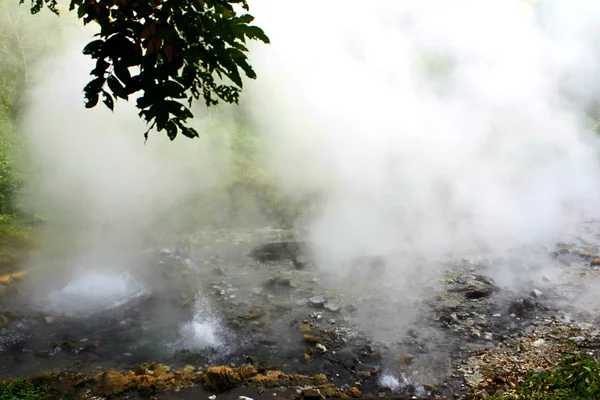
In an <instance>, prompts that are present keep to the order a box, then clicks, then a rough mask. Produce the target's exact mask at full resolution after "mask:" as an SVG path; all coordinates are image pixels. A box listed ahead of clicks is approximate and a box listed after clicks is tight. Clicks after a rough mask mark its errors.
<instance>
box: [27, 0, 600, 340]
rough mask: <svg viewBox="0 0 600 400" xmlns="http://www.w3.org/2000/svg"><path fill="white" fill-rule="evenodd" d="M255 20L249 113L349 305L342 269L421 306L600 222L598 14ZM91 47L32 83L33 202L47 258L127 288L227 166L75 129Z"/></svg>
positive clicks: (131, 118) (598, 8) (102, 113)
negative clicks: (377, 269) (195, 197)
mask: <svg viewBox="0 0 600 400" xmlns="http://www.w3.org/2000/svg"><path fill="white" fill-rule="evenodd" d="M250 5H251V7H252V14H253V15H255V16H256V17H257V19H256V23H257V25H259V26H261V27H262V28H264V29H265V31H266V33H267V34H268V35H269V36H270V37H271V39H272V42H273V43H272V44H271V45H269V46H262V45H261V46H258V45H257V46H255V47H254V48H253V52H252V54H251V62H252V64H253V65H254V66H255V68H256V70H257V73H258V76H259V78H258V80H257V81H252V82H247V84H246V87H245V92H244V96H243V102H244V103H243V107H244V109H245V110H246V111H248V112H249V113H250V115H251V116H252V119H253V123H254V125H255V129H256V131H257V132H259V133H260V134H261V136H262V138H263V139H264V140H265V141H266V149H265V154H264V155H265V157H266V159H267V160H268V161H269V163H270V164H269V165H270V172H271V173H272V174H274V175H275V176H276V178H277V183H278V187H279V189H280V190H281V191H282V192H283V193H285V194H287V195H288V196H289V197H291V198H292V199H299V200H301V199H304V198H306V197H310V196H312V195H315V194H316V195H318V196H319V198H320V199H321V202H320V208H319V210H318V212H317V214H316V215H315V216H314V218H312V219H311V220H310V221H309V223H308V225H307V227H306V228H307V229H306V232H307V239H308V240H309V242H311V243H312V250H313V251H314V255H315V257H316V264H317V266H318V267H319V268H320V269H321V270H322V271H324V272H327V273H329V274H330V275H333V276H335V277H337V278H350V281H351V283H352V285H353V288H357V287H358V284H357V282H358V281H359V279H357V278H356V276H355V274H356V273H357V270H356V269H353V268H349V266H348V265H349V263H350V262H351V261H352V260H353V259H355V258H357V257H362V256H372V255H376V256H383V257H386V259H387V261H388V263H387V265H388V270H387V272H388V275H389V276H388V277H387V279H386V282H388V283H395V284H396V289H398V290H402V289H413V288H414V289H416V288H418V286H416V287H413V286H411V285H413V284H414V282H415V279H416V280H419V279H420V280H426V279H427V277H428V275H429V274H428V273H439V271H438V269H437V268H434V267H432V266H435V265H437V264H436V263H435V261H437V260H439V259H440V258H441V257H444V256H447V255H455V256H456V255H458V256H460V255H463V254H467V253H470V252H473V251H480V250H482V249H486V250H490V251H503V250H505V249H507V248H510V247H511V246H514V245H516V244H519V243H521V242H534V243H536V242H541V241H544V240H546V239H549V238H550V237H551V236H552V235H554V234H555V233H556V232H557V231H560V230H561V229H563V228H565V227H567V226H569V225H571V224H574V223H577V222H578V221H580V220H581V219H584V218H589V217H596V216H597V214H598V211H599V209H598V204H600V202H599V201H600V162H599V157H598V155H599V154H600V153H599V148H600V147H599V146H598V139H597V137H595V136H594V135H593V134H592V132H591V130H590V128H589V126H588V123H587V120H586V118H585V116H584V111H589V109H593V108H594V107H596V105H597V104H598V99H600V96H598V95H597V93H600V85H597V82H596V81H595V79H596V78H595V77H596V76H600V75H598V72H600V69H599V66H600V62H599V60H600V57H598V56H597V54H600V51H598V49H599V48H600V46H598V45H597V44H598V43H600V41H599V39H600V30H599V29H597V26H598V22H599V21H600V5H598V4H597V3H596V2H593V1H585V0H571V1H568V2H566V1H551V0H540V1H537V2H532V1H525V0H486V1H482V0H455V1H447V0H424V1H416V0H410V1H409V0H405V1H397V0H396V1H392V0H374V1H370V2H358V1H355V0H343V1H342V0H326V1H315V0H307V1H303V2H299V1H290V0H276V1H275V0H251V2H250ZM84 36H85V37H83V38H82V36H81V30H78V29H75V28H73V30H72V31H68V32H66V34H65V38H66V39H65V40H64V42H65V43H66V45H65V50H64V51H62V52H59V53H57V54H56V55H55V57H53V58H52V59H51V60H48V61H47V62H46V63H45V64H44V65H43V66H42V68H41V69H40V73H39V74H38V76H37V81H36V83H35V85H34V86H33V88H32V90H31V93H30V107H29V108H28V111H27V113H26V115H25V124H24V131H25V132H26V133H27V134H28V135H29V137H30V138H31V142H32V145H33V149H32V151H33V155H34V158H35V160H36V161H37V163H38V166H39V168H38V169H39V170H41V171H43V174H42V176H41V179H40V182H39V185H38V187H37V189H38V190H37V192H38V197H39V198H41V199H43V201H44V202H45V203H46V204H47V205H49V206H50V207H52V208H53V212H52V215H54V216H55V217H56V219H57V220H61V218H60V213H57V209H61V210H62V215H65V216H69V217H70V218H66V219H62V221H68V224H66V225H68V226H64V227H63V228H64V229H63V230H60V231H58V232H57V230H56V229H55V228H56V225H54V229H53V230H51V234H50V235H49V239H48V240H49V242H50V243H53V242H61V241H62V242H66V244H67V246H66V247H68V248H69V249H70V251H71V252H72V253H73V254H72V257H71V260H72V263H73V264H75V265H78V264H81V267H82V269H85V270H90V269H91V270H96V269H115V270H117V271H119V272H122V270H123V268H125V267H123V266H124V265H130V264H131V263H132V262H133V261H132V258H134V257H132V256H131V254H132V253H135V252H134V251H132V249H135V248H139V249H143V248H144V245H145V243H146V241H147V240H149V239H151V238H152V237H153V235H154V234H156V233H159V234H160V233H162V232H161V229H162V228H161V223H164V222H165V221H167V222H168V221H172V220H173V221H175V222H173V225H177V221H182V220H186V217H187V214H186V212H187V211H181V210H180V209H179V208H178V207H177V205H179V204H180V203H181V201H183V199H185V198H186V196H187V195H189V194H191V193H196V192H197V191H198V190H199V189H202V190H203V193H204V194H205V195H206V196H205V197H206V198H208V197H209V194H210V193H212V190H213V189H214V188H215V187H217V188H218V187H219V182H220V181H221V180H222V179H224V177H227V176H228V172H227V171H228V169H227V166H228V163H229V161H230V159H229V157H230V154H229V150H228V146H227V143H221V144H220V145H217V146H215V145H214V143H211V142H212V141H214V140H215V138H219V137H220V133H221V132H220V131H219V129H214V127H208V125H207V126H205V128H206V129H202V127H199V131H200V132H201V139H200V140H194V141H190V140H187V139H185V138H178V140H176V141H175V142H174V143H168V142H167V140H166V138H164V137H161V135H160V134H154V135H152V136H151V138H150V141H149V144H148V145H146V146H144V145H143V139H142V136H141V134H142V132H143V131H144V128H145V127H144V124H143V123H141V122H140V121H139V120H138V118H137V115H136V114H137V113H136V110H135V109H134V107H133V104H123V103H120V104H117V106H116V109H117V110H116V112H115V113H114V114H111V113H110V112H109V111H107V110H103V109H102V107H103V106H102V105H100V106H99V107H98V108H97V109H95V110H91V111H87V110H84V109H83V104H82V95H81V88H82V87H83V85H84V84H85V83H86V82H87V80H89V77H88V72H89V70H91V69H92V65H91V63H90V62H89V60H87V59H86V58H85V57H84V56H81V55H80V54H79V53H80V49H81V47H82V45H83V44H85V43H86V42H87V40H88V39H89V37H90V36H91V35H90V34H86V35H84ZM79 38H81V40H79ZM230 111H231V108H226V111H225V114H226V115H227V113H229V112H230ZM232 114H233V112H232ZM203 123H205V121H204V120H203V119H201V118H198V120H196V121H195V124H203ZM222 129H225V128H222ZM217 142H218V140H217ZM201 198H202V197H201ZM201 201H203V200H200V203H198V204H197V206H196V207H197V208H198V209H201V208H202V207H204V206H205V204H203V203H201ZM206 201H207V202H208V200H206ZM565 229H566V228H565ZM367 277H369V278H371V277H370V276H367ZM340 280H341V279H340ZM360 284H361V285H367V286H368V284H369V279H362V277H361V278H360ZM59 287H64V285H61V286H59ZM379 289H380V288H379V287H378V286H375V287H371V289H370V290H372V291H378V290H379ZM402 313H406V314H407V315H408V314H411V315H412V314H413V313H416V310H408V311H402ZM377 317H378V318H380V317H381V314H377ZM405 318H409V316H404V317H401V318H398V319H397V320H398V321H401V320H404V319H405ZM384 319H385V318H384ZM388 322H389V321H388ZM194 332H200V333H202V332H204V326H203V325H202V324H200V325H191V326H190V327H189V330H188V331H186V334H189V335H191V336H194V335H195V333H194ZM202 335H204V333H202ZM209 342H210V341H209ZM205 345H206V346H208V345H210V343H202V344H200V347H203V346H205Z"/></svg>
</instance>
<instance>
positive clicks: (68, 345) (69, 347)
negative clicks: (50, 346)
mask: <svg viewBox="0 0 600 400" xmlns="http://www.w3.org/2000/svg"><path fill="white" fill-rule="evenodd" d="M58 347H59V348H60V349H61V350H63V351H73V352H74V351H76V350H77V349H78V346H77V344H75V343H73V342H62V343H61V344H59V345H58Z"/></svg>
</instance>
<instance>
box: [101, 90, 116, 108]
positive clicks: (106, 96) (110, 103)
mask: <svg viewBox="0 0 600 400" xmlns="http://www.w3.org/2000/svg"><path fill="white" fill-rule="evenodd" d="M102 95H103V97H104V100H102V102H103V103H104V104H106V107H108V108H110V110H111V111H114V109H115V103H114V101H113V98H112V96H111V95H110V94H109V93H108V92H107V91H105V90H103V91H102Z"/></svg>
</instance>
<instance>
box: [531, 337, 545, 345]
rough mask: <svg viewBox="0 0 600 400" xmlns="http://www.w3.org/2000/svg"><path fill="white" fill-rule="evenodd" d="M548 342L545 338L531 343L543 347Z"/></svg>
mask: <svg viewBox="0 0 600 400" xmlns="http://www.w3.org/2000/svg"><path fill="white" fill-rule="evenodd" d="M545 344H546V341H545V340H544V339H541V338H540V339H537V340H536V341H534V342H533V343H531V345H532V346H533V347H542V346H543V345H545Z"/></svg>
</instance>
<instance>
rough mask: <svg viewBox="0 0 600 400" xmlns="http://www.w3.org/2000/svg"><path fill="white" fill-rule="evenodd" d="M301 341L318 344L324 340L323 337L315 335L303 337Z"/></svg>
mask: <svg viewBox="0 0 600 400" xmlns="http://www.w3.org/2000/svg"><path fill="white" fill-rule="evenodd" d="M303 339H304V341H305V342H307V343H311V344H318V343H319V342H322V341H323V340H324V339H325V338H324V337H323V336H315V335H308V334H306V335H304V336H303Z"/></svg>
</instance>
